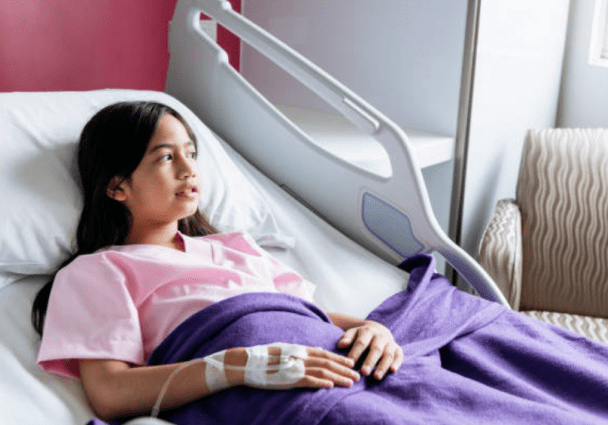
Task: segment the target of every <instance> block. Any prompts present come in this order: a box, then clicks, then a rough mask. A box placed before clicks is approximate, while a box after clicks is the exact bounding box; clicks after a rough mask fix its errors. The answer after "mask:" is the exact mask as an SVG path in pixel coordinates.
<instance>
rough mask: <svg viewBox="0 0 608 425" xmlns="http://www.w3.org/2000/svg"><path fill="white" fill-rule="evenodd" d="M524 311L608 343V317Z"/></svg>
mask: <svg viewBox="0 0 608 425" xmlns="http://www.w3.org/2000/svg"><path fill="white" fill-rule="evenodd" d="M522 313H524V314H526V315H528V316H530V317H534V318H535V319H538V320H542V321H543V322H547V323H551V324H553V325H557V326H561V327H562V328H564V329H568V330H569V331H572V332H576V333H578V334H580V335H583V336H586V337H587V338H592V339H595V340H596V341H600V342H603V343H605V344H608V319H602V318H600V317H589V316H581V315H578V314H568V313H555V312H550V311H523V312H522Z"/></svg>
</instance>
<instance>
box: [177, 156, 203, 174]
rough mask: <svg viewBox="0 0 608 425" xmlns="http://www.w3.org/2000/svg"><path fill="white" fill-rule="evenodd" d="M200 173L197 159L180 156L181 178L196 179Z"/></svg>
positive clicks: (179, 172)
mask: <svg viewBox="0 0 608 425" xmlns="http://www.w3.org/2000/svg"><path fill="white" fill-rule="evenodd" d="M197 172H198V166H197V163H196V160H195V159H192V158H190V157H189V156H183V155H182V156H180V161H179V170H178V174H179V177H180V178H185V177H195V176H196V173H197Z"/></svg>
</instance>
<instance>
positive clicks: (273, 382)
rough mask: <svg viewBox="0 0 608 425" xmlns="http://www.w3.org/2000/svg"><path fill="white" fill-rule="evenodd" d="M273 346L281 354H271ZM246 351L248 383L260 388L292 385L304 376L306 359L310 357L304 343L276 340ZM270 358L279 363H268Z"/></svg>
mask: <svg viewBox="0 0 608 425" xmlns="http://www.w3.org/2000/svg"><path fill="white" fill-rule="evenodd" d="M271 348H278V349H279V350H280V353H281V354H280V355H279V356H271V355H269V349H271ZM245 351H246V352H247V356H248V358H247V364H246V365H245V384H246V385H249V386H252V387H258V388H269V387H275V386H281V385H291V384H295V383H296V382H298V381H299V380H300V379H302V378H303V377H304V373H305V367H304V360H306V358H307V357H308V351H307V350H306V347H305V346H303V345H298V344H288V343H283V342H275V343H272V344H267V345H256V346H254V347H247V348H245ZM269 360H275V361H276V360H278V364H268V361H269ZM269 372H271V373H269Z"/></svg>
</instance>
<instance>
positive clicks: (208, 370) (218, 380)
mask: <svg viewBox="0 0 608 425" xmlns="http://www.w3.org/2000/svg"><path fill="white" fill-rule="evenodd" d="M225 354H226V350H224V351H219V352H217V353H213V354H211V355H209V356H207V357H204V358H203V361H204V362H205V384H207V388H208V389H209V391H212V392H215V391H221V390H224V389H226V388H228V387H229V386H230V384H229V383H228V378H226V372H225V370H224V357H225Z"/></svg>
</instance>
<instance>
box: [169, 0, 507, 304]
mask: <svg viewBox="0 0 608 425" xmlns="http://www.w3.org/2000/svg"><path fill="white" fill-rule="evenodd" d="M201 13H204V14H205V15H207V16H209V17H210V18H212V19H214V20H215V21H216V22H217V23H219V24H221V25H222V26H223V27H225V28H227V29H228V30H230V31H232V32H233V33H234V34H236V35H237V36H239V37H240V38H241V40H243V41H244V42H246V43H248V44H249V45H250V46H251V47H253V48H255V49H256V50H258V51H259V52H260V53H262V54H263V55H265V56H266V57H268V58H269V59H270V60H272V61H273V62H275V63H276V64H277V65H279V66H280V67H281V68H283V69H284V70H285V71H286V72H287V73H289V74H290V75H292V76H293V77H295V78H296V79H297V80H299V81H300V82H302V83H303V84H304V85H306V86H307V87H309V88H310V89H311V90H312V91H313V92H315V93H316V94H317V95H318V96H319V97H321V98H322V99H323V100H325V101H326V102H327V103H328V104H329V105H331V106H332V107H333V108H335V109H336V111H338V112H340V113H341V114H343V115H344V116H345V117H346V118H347V119H348V120H350V121H351V122H352V123H353V124H355V125H356V126H357V127H359V128H360V129H361V130H363V131H364V132H366V133H367V134H369V135H370V136H371V137H373V138H374V139H376V140H377V141H378V142H380V143H381V144H382V146H383V147H384V149H385V150H386V152H387V154H388V156H389V158H390V166H391V173H390V175H389V176H380V175H378V174H375V173H372V172H370V171H366V170H364V169H362V168H360V167H357V166H356V165H353V164H351V163H349V162H347V161H345V160H343V159H341V158H339V157H337V156H335V155H333V154H331V153H329V152H328V151H327V150H325V149H323V148H321V147H320V146H318V145H317V144H315V142H314V141H313V140H312V139H311V138H310V137H309V136H308V135H306V134H305V133H304V132H303V131H301V130H300V129H299V128H298V127H297V126H296V125H295V124H294V123H293V122H292V121H290V120H289V119H288V118H287V117H286V116H285V115H284V114H283V113H281V112H280V111H279V110H278V109H277V108H276V107H275V106H274V105H273V104H271V103H270V102H269V101H268V100H267V99H266V98H265V97H264V96H262V95H261V94H260V93H259V92H258V91H257V90H256V89H255V88H254V87H253V86H252V85H251V84H249V82H248V81H247V80H245V79H244V78H243V76H242V75H241V74H239V73H238V72H236V71H235V70H234V68H232V67H231V66H230V64H229V63H228V56H227V54H226V52H225V51H224V50H222V49H221V48H220V47H219V46H218V45H217V44H216V43H215V41H213V40H212V39H211V38H210V37H209V36H207V34H205V33H204V32H203V31H202V30H201V28H200V14H201ZM169 52H170V63H169V71H168V76H167V87H166V91H167V93H169V94H171V95H173V96H175V97H176V98H177V99H179V100H181V101H182V102H183V103H185V104H186V105H187V106H188V107H189V108H191V109H192V110H193V111H194V112H195V113H196V114H197V115H198V116H199V117H200V118H201V119H202V120H203V121H204V122H205V123H207V124H208V125H209V127H210V128H212V130H213V131H215V132H216V133H217V134H218V135H220V136H221V137H222V138H223V139H224V140H227V141H228V142H229V143H230V144H231V145H232V147H233V148H234V149H235V150H237V151H238V152H239V153H240V154H241V155H243V156H244V157H245V158H246V159H247V160H248V161H249V162H250V163H252V164H254V165H256V167H258V168H259V169H260V170H261V171H262V172H264V173H265V174H266V175H267V176H269V177H270V178H271V179H272V180H274V181H275V182H276V183H277V184H279V185H280V186H281V187H283V188H284V189H286V190H287V191H288V192H289V193H291V194H292V195H294V196H295V197H297V198H298V200H300V201H301V202H302V203H303V204H305V205H307V206H309V207H310V208H311V209H312V210H314V211H315V212H316V213H317V214H319V215H320V216H321V217H323V218H324V219H325V220H326V221H328V222H329V223H331V224H332V225H333V226H335V227H336V228H338V229H339V230H341V231H342V232H343V233H345V234H346V235H347V236H349V237H350V238H352V239H353V240H355V241H356V242H358V243H359V244H361V245H362V246H364V247H366V248H367V249H368V250H370V251H371V252H373V253H375V254H377V255H379V256H380V257H382V258H384V259H385V260H387V261H389V262H391V263H393V264H395V263H397V262H401V261H402V260H403V259H404V258H407V257H410V256H412V255H416V254H419V253H426V252H432V251H436V252H438V253H440V254H441V255H442V256H443V257H444V258H445V259H446V260H447V261H448V263H450V264H451V265H452V267H454V269H455V270H456V271H458V272H459V273H460V274H461V275H462V277H464V278H465V279H466V281H467V282H468V283H469V284H470V285H471V286H472V287H473V288H474V289H475V290H476V291H477V292H478V293H479V294H480V295H481V296H482V297H483V298H486V299H489V300H494V301H498V302H500V303H502V304H504V305H505V306H508V305H509V304H508V302H507V300H506V299H505V297H504V296H503V294H502V292H501V291H500V290H499V289H498V287H497V286H496V284H495V283H494V282H493V281H492V279H491V278H490V277H489V275H488V274H487V273H486V272H485V271H484V270H483V269H482V268H481V266H480V265H479V264H478V263H477V262H475V260H474V259H473V258H471V257H470V256H469V255H468V254H467V253H466V252H465V251H464V250H463V249H461V248H460V247H459V246H458V245H456V244H455V243H454V242H452V241H451V240H450V239H449V238H448V236H447V235H446V234H445V232H444V231H443V230H442V229H441V227H440V226H439V224H438V223H437V220H436V219H435V216H434V214H433V211H432V208H431V204H430V201H429V197H428V195H427V191H426V187H425V184H424V180H423V178H422V174H421V171H420V167H419V166H418V165H417V162H416V158H415V156H414V153H413V149H412V147H411V145H410V143H409V141H408V137H407V135H406V134H405V133H404V132H403V130H402V129H400V128H399V127H398V126H397V125H396V124H394V123H393V122H392V121H390V120H389V119H388V118H386V117H385V116H384V115H382V114H381V113H380V112H378V111H377V110H376V109H375V108H373V107H372V106H370V105H369V104H368V103H367V102H365V101H364V100H363V99H361V98H360V97H359V96H357V95H356V94H355V93H353V92H352V91H350V90H349V89H348V88H346V87H344V85H342V84H341V83H339V82H338V81H336V80H335V79H334V78H332V77H331V76H330V75H328V74H327V73H326V72H324V71H323V70H321V69H320V68H319V67H317V66H316V65H314V64H313V63H311V62H310V61H308V60H307V59H306V58H304V57H303V56H302V55H300V54H298V53H297V52H295V51H294V50H292V49H291V48H290V47H288V46H287V45H285V44H284V43H282V42H281V41H280V40H278V39H276V38H275V37H273V36H272V35H271V34H269V33H268V32H266V31H265V30H263V29H261V28H259V27H258V26H256V25H255V24H253V23H252V22H250V21H248V20H247V19H246V18H244V17H243V16H242V15H240V14H238V13H235V12H234V11H233V10H232V8H231V5H230V3H229V2H228V1H226V0H178V2H177V6H176V9H175V13H174V16H173V20H172V22H171V24H170V29H169ZM242 111H245V112H242ZM276 157H280V158H281V160H280V161H277V160H276Z"/></svg>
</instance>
